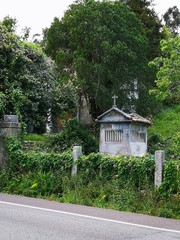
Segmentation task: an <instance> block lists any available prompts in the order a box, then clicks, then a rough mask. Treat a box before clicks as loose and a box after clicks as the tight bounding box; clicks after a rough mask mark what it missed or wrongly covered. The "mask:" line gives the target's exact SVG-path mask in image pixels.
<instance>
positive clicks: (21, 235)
mask: <svg viewBox="0 0 180 240" xmlns="http://www.w3.org/2000/svg"><path fill="white" fill-rule="evenodd" d="M41 239H42V240H61V239H62V240H131V239H132V240H175V239H177V240H180V221H178V220H173V219H166V218H159V217H152V216H146V215H142V214H133V213H125V212H119V211H114V210H105V209H99V208H92V207H86V206H80V205H73V204H62V203H57V202H54V201H47V200H41V199H34V198H27V197H20V196H13V195H7V194H0V240H41Z"/></svg>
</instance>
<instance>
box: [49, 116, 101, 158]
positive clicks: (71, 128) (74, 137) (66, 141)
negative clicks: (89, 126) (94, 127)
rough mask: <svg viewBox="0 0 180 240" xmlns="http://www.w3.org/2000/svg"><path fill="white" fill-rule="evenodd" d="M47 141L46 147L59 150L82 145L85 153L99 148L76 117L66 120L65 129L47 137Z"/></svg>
mask: <svg viewBox="0 0 180 240" xmlns="http://www.w3.org/2000/svg"><path fill="white" fill-rule="evenodd" d="M46 143H47V144H46V145H45V147H48V148H50V149H51V150H53V151H58V152H59V151H66V150H69V149H72V146H75V145H80V146H82V149H83V152H84V154H89V153H91V152H97V149H98V145H97V142H96V140H95V139H94V138H93V137H92V136H91V135H90V134H89V133H88V132H87V130H86V129H85V128H84V126H82V125H81V124H80V123H78V122H77V120H76V119H70V120H68V121H66V123H65V126H64V129H63V130H62V131H61V132H60V133H57V134H54V135H52V136H50V137H49V138H47V141H46Z"/></svg>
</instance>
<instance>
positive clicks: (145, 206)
mask: <svg viewBox="0 0 180 240" xmlns="http://www.w3.org/2000/svg"><path fill="white" fill-rule="evenodd" d="M7 147H8V152H9V157H10V159H9V161H8V164H7V167H6V169H4V170H1V172H0V191H1V192H6V193H11V194H20V195H24V196H31V197H40V198H46V199H53V200H56V201H60V202H66V203H76V204H84V205H88V206H96V207H103V208H110V209H116V210H121V211H131V212H136V213H145V214H150V215H157V216H162V217H170V218H177V219H180V209H179V207H178V206H179V197H178V196H179V190H180V189H179V184H180V182H179V175H178V174H179V171H178V168H179V167H180V166H179V162H178V161H169V162H168V163H167V165H166V168H165V175H164V181H163V183H162V185H161V186H160V188H159V189H155V188H154V185H153V184H154V183H153V181H154V161H153V160H151V159H150V158H149V157H148V156H147V157H142V158H135V157H128V158H127V157H125V156H119V157H112V156H106V155H103V154H99V153H91V154H89V155H87V156H85V155H83V156H82V157H81V158H80V159H79V160H77V166H78V175H77V176H73V177H72V176H71V168H72V155H71V152H63V153H62V154H56V153H33V152H29V153H24V152H23V151H22V150H21V145H20V143H19V142H18V141H17V140H15V139H12V138H10V139H8V145H7Z"/></svg>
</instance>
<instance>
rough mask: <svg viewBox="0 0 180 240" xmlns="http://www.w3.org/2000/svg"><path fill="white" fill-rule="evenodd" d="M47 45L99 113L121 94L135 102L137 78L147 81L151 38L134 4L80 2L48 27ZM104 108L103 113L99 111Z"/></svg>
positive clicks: (122, 102)
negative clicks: (144, 74) (136, 13)
mask: <svg viewBox="0 0 180 240" xmlns="http://www.w3.org/2000/svg"><path fill="white" fill-rule="evenodd" d="M44 43H45V49H46V52H47V53H48V54H50V56H51V57H53V58H54V59H55V61H56V63H57V64H58V66H59V70H60V75H61V76H63V69H64V71H66V73H69V78H70V79H71V80H72V82H73V85H74V86H75V87H77V88H78V89H80V90H81V92H82V93H84V94H85V95H86V96H87V99H88V101H89V104H90V106H91V109H90V111H91V113H92V114H93V115H94V117H96V116H97V115H98V114H99V113H100V112H102V111H103V110H105V109H107V107H109V106H110V105H111V96H112V94H114V93H115V94H116V95H118V96H119V99H118V101H119V104H120V107H122V106H123V105H125V103H127V105H128V104H130V102H131V100H130V99H129V97H128V96H129V95H128V94H129V93H130V92H131V91H132V88H133V87H132V86H133V83H134V79H139V80H140V79H142V75H143V73H144V68H145V66H146V63H147V60H146V54H147V39H146V37H145V34H144V32H143V30H142V26H141V24H140V22H139V20H138V19H137V18H136V16H135V15H134V14H133V13H132V12H131V11H130V10H129V8H128V7H127V6H126V5H124V4H122V3H120V2H118V1H115V2H111V1H107V2H105V1H103V2H100V1H78V2H76V3H74V4H72V5H71V6H70V8H69V10H67V12H66V13H65V15H64V17H63V18H62V19H61V20H58V19H57V18H55V19H54V22H53V23H52V25H51V27H50V28H49V29H47V30H46V31H45V37H44ZM99 111H100V112H99Z"/></svg>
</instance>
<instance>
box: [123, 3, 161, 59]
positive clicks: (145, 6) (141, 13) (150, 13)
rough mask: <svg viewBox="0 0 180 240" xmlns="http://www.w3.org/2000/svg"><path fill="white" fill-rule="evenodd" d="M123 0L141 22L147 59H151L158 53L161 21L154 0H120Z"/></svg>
mask: <svg viewBox="0 0 180 240" xmlns="http://www.w3.org/2000/svg"><path fill="white" fill-rule="evenodd" d="M120 1H121V2H125V3H126V4H127V5H128V6H129V7H130V8H131V10H132V11H133V12H134V13H135V14H136V16H137V17H138V18H139V19H140V21H141V23H142V24H143V30H144V32H145V34H146V37H147V39H148V45H149V46H148V59H149V60H152V59H154V58H155V57H157V56H158V55H159V53H160V46H159V43H160V40H161V38H162V36H161V31H160V29H161V27H162V24H161V21H160V19H159V17H158V15H157V13H156V12H155V10H154V8H153V1H154V0H120Z"/></svg>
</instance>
